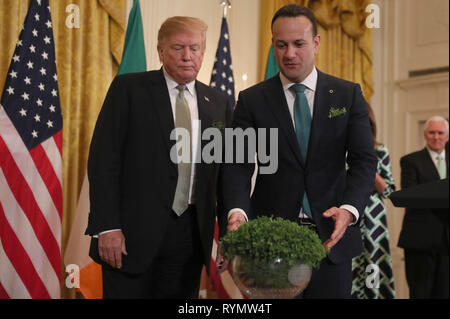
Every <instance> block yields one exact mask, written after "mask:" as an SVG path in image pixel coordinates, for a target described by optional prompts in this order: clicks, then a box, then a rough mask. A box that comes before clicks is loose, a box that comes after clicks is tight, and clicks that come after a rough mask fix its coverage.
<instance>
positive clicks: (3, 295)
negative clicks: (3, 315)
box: [0, 282, 11, 299]
mask: <svg viewBox="0 0 450 319" xmlns="http://www.w3.org/2000/svg"><path fill="white" fill-rule="evenodd" d="M0 299H11V298H10V297H9V295H8V293H7V292H6V290H5V288H3V286H2V283H1V282H0Z"/></svg>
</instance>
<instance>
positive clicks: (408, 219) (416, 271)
mask: <svg viewBox="0 0 450 319" xmlns="http://www.w3.org/2000/svg"><path fill="white" fill-rule="evenodd" d="M424 137H425V141H426V147H425V148H424V149H422V150H420V151H417V152H414V153H411V154H408V155H405V156H403V157H402V158H401V159H400V166H401V170H402V171H401V186H402V188H403V189H404V188H408V187H412V186H415V185H419V184H425V183H429V182H433V181H438V180H440V179H445V178H448V164H449V159H448V158H449V156H448V154H447V153H448V150H446V145H448V138H449V135H448V121H447V120H446V119H444V118H443V117H441V116H433V117H431V118H429V119H428V120H427V121H426V123H425V129H424ZM448 213H449V211H448V209H443V210H435V209H433V210H431V209H425V208H420V209H419V208H407V209H406V212H405V217H404V219H403V226H402V230H401V233H400V238H399V242H398V246H399V247H402V248H403V249H404V252H405V269H406V279H407V281H408V286H409V296H410V298H411V299H418V298H427V299H428V298H448V297H449V294H448V286H449V276H448V273H449V264H448V249H449V246H448V242H449V227H448Z"/></svg>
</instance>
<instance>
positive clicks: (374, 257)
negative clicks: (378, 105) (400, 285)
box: [352, 105, 395, 299]
mask: <svg viewBox="0 0 450 319" xmlns="http://www.w3.org/2000/svg"><path fill="white" fill-rule="evenodd" d="M368 108H369V119H370V124H371V127H372V133H373V136H374V144H375V151H376V154H377V158H378V167H377V174H376V176H375V184H374V190H373V193H372V195H371V196H370V200H369V203H368V205H367V206H366V208H365V210H364V214H363V216H362V218H363V219H362V221H361V233H362V239H363V245H364V249H363V252H362V254H361V255H359V256H357V257H355V258H353V261H352V272H353V283H352V297H353V298H358V299H392V298H395V290H394V278H393V273H392V261H391V254H390V250H389V232H388V227H387V220H386V207H385V206H384V203H383V197H384V198H388V197H389V195H390V194H391V193H392V192H393V191H394V190H395V185H394V180H393V178H392V174H391V164H390V161H389V152H388V149H387V148H386V146H384V145H383V144H381V143H379V142H377V141H376V131H377V129H376V123H375V116H374V113H373V110H372V108H371V107H370V105H368ZM377 269H378V275H379V276H378V278H379V281H378V283H379V286H378V288H377V287H376V286H377V282H376V279H375V278H377V276H376V275H377ZM366 281H367V282H366Z"/></svg>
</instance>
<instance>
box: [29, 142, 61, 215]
mask: <svg viewBox="0 0 450 319" xmlns="http://www.w3.org/2000/svg"><path fill="white" fill-rule="evenodd" d="M30 155H31V158H32V159H33V162H34V164H35V165H36V168H37V170H38V172H39V174H40V175H41V177H42V179H43V181H44V183H45V186H47V189H48V192H49V193H50V196H51V197H52V200H53V203H54V204H55V206H56V209H57V210H58V213H59V218H60V220H62V188H61V184H60V182H59V179H58V176H57V175H56V172H55V170H54V169H53V166H52V164H51V163H50V161H49V160H48V157H47V154H46V153H45V151H44V149H43V148H42V146H41V145H38V146H36V147H35V148H33V149H32V150H31V151H30Z"/></svg>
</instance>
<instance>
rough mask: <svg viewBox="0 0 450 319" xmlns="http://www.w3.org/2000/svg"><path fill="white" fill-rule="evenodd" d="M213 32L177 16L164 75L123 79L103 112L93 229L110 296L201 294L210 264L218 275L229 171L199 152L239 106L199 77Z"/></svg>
mask: <svg viewBox="0 0 450 319" xmlns="http://www.w3.org/2000/svg"><path fill="white" fill-rule="evenodd" d="M206 29H207V26H206V24H205V23H204V22H203V21H201V20H199V19H196V18H190V17H173V18H169V19H167V20H166V21H165V22H164V23H163V24H162V26H161V29H160V30H159V34H158V53H159V57H160V60H161V62H162V64H163V67H162V69H161V70H159V71H150V72H143V73H134V74H125V75H121V76H117V77H116V78H115V79H114V81H113V83H112V84H111V87H110V89H109V91H108V94H107V97H106V99H105V102H104V105H103V107H102V110H101V112H100V115H99V118H98V121H97V124H96V127H95V131H94V135H93V138H92V143H91V148H90V153H89V161H88V177H89V183H90V202H91V211H90V215H89V223H88V228H87V230H86V233H87V234H89V235H92V236H93V239H92V242H91V250H90V255H91V257H92V258H93V259H94V260H95V261H96V262H98V263H100V264H101V265H102V273H103V294H104V298H197V297H198V290H199V283H200V274H201V269H202V266H203V264H205V265H207V267H206V268H207V269H209V267H208V265H209V262H210V259H211V255H210V254H211V247H212V240H213V233H214V223H215V215H216V190H217V181H218V178H219V173H220V172H219V170H220V166H219V164H218V163H214V162H213V163H210V164H207V163H202V162H201V160H200V158H199V155H197V154H201V147H202V146H203V145H204V144H206V143H207V142H208V141H200V136H201V134H202V131H203V130H204V129H206V128H208V127H211V126H213V123H222V125H223V126H226V125H227V124H230V122H231V113H232V108H231V105H230V103H229V102H228V100H227V98H226V97H225V96H222V95H221V94H220V93H218V92H217V91H216V90H214V89H212V88H210V87H208V86H206V85H204V84H203V83H201V82H199V81H196V80H195V79H196V76H197V74H198V71H199V70H200V67H201V64H202V60H203V54H204V51H205V42H206V39H205V34H206ZM174 129H176V130H175V131H174ZM183 132H185V133H188V134H189V135H188V136H187V137H188V138H187V140H186V139H184V140H183V139H182V138H180V136H183V134H182V133H183ZM174 133H176V134H174ZM171 134H174V135H171ZM174 136H175V137H177V141H175V140H174V139H173V138H174ZM179 147H181V148H179ZM186 159H187V160H186Z"/></svg>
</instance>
